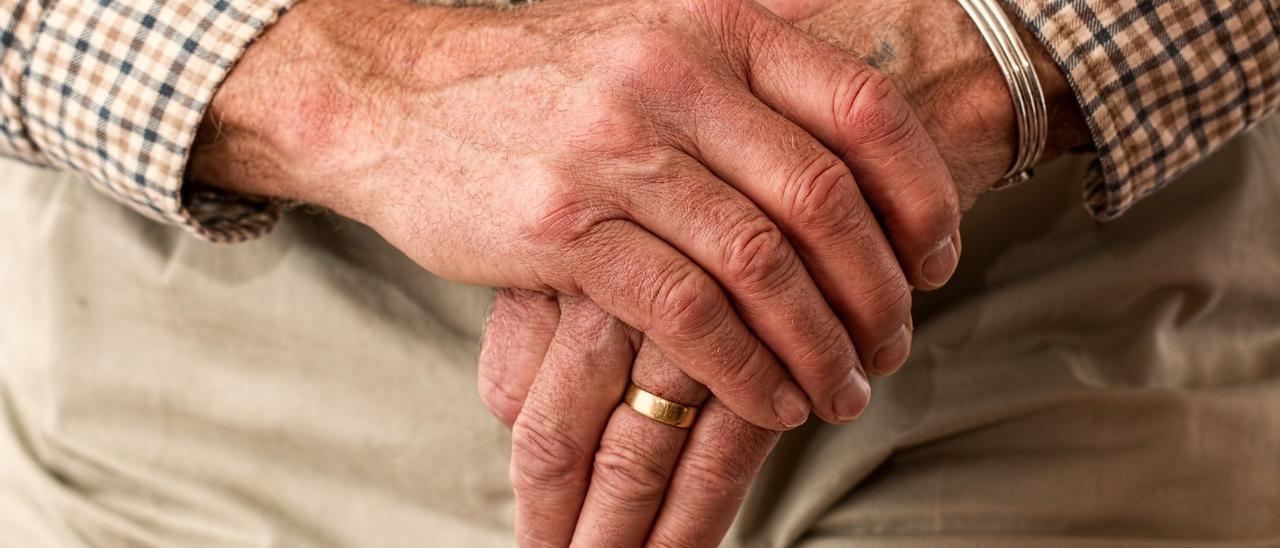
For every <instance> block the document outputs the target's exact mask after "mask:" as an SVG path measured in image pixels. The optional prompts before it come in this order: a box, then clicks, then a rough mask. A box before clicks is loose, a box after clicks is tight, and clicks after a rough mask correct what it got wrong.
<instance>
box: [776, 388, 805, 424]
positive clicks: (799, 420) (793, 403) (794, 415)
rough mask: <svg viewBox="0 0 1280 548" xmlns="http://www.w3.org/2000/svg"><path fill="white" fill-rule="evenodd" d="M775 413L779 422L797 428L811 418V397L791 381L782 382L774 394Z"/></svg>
mask: <svg viewBox="0 0 1280 548" xmlns="http://www.w3.org/2000/svg"><path fill="white" fill-rule="evenodd" d="M773 413H774V414H775V415H777V416H778V422H781V423H782V425H783V426H785V427H787V428H795V427H797V426H800V425H802V424H804V421H806V420H809V398H808V396H805V395H804V392H801V391H800V387H799V386H796V385H795V384H793V383H790V382H784V383H782V386H779V387H778V391H777V392H774V394H773Z"/></svg>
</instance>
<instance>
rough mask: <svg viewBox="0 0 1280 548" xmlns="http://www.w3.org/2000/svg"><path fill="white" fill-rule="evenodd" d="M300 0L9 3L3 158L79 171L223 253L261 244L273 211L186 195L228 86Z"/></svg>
mask: <svg viewBox="0 0 1280 548" xmlns="http://www.w3.org/2000/svg"><path fill="white" fill-rule="evenodd" d="M294 1H295V0H0V55H2V56H3V63H4V65H3V73H2V74H0V86H2V87H3V89H2V90H0V134H3V135H2V136H0V154H3V155H6V156H10V157H14V158H18V159H20V160H23V161H26V162H29V163H33V164H36V165H41V166H46V167H51V168H54V169H60V170H68V171H74V172H77V173H79V174H81V175H83V176H84V177H85V178H86V179H87V180H88V181H89V182H90V183H91V184H93V185H94V186H96V187H97V188H99V189H100V190H102V191H104V192H106V193H107V194H109V195H111V196H112V197H114V198H116V199H118V200H119V201H121V202H123V203H125V204H127V205H129V206H131V207H133V208H134V209H136V210H138V211H140V212H142V213H143V214H145V215H147V216H149V217H151V218H154V219H157V220H160V221H164V222H167V223H172V224H177V225H181V226H183V227H186V228H187V229H189V230H190V231H192V232H193V233H194V234H196V235H197V236H199V237H201V238H204V239H207V240H211V241H215V242H229V241H239V240H244V239H248V238H252V237H255V236H258V235H261V234H263V233H265V232H267V231H268V230H270V228H271V227H272V226H273V225H274V223H275V222H276V220H277V219H278V218H279V208H278V207H277V206H276V204H274V203H272V202H271V201H269V200H264V199H260V198H252V197H241V196H231V195H224V194H218V193H215V192H210V191H199V190H189V191H186V192H184V189H183V169H184V167H185V166H186V163H187V154H188V151H189V149H190V146H191V143H192V141H193V140H194V138H195V134H196V129H197V128H198V127H199V125H200V120H201V118H202V117H203V115H204V111H205V107H206V106H207V105H208V103H209V101H210V99H211V98H212V96H213V93H214V91H215V90H216V89H217V87H218V85H219V84H220V83H221V82H222V80H223V79H224V78H225V77H226V75H227V72H228V71H229V70H230V69H231V66H232V64H233V63H235V61H236V60H237V59H238V58H239V57H240V54H241V53H242V52H243V50H244V49H245V48H246V47H247V46H248V45H249V43H250V42H252V41H253V39H254V38H255V37H257V35H258V34H259V33H260V32H261V31H262V30H263V29H264V28H266V27H267V25H269V24H271V23H272V22H273V21H274V20H275V19H276V17H278V16H279V15H280V14H281V13H282V12H283V11H284V10H285V9H287V8H288V7H289V6H290V5H291V4H292V3H293V2H294Z"/></svg>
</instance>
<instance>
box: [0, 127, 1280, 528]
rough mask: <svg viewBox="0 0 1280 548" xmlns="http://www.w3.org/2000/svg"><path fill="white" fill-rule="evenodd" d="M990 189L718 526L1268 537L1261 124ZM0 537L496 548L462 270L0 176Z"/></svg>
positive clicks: (500, 451)
mask: <svg viewBox="0 0 1280 548" xmlns="http://www.w3.org/2000/svg"><path fill="white" fill-rule="evenodd" d="M1081 172H1082V165H1081V164H1080V163H1079V162H1078V161H1075V160H1069V161H1064V162H1059V163H1058V164H1056V165H1055V166H1053V167H1052V168H1051V169H1049V170H1047V171H1046V172H1045V173H1043V174H1042V176H1041V177H1039V178H1037V180H1036V181H1034V182H1032V183H1030V184H1028V185H1027V186H1024V187H1022V188H1019V189H1016V190H1012V191H1009V192H1006V193H1001V194H995V195H992V196H989V197H987V198H984V199H983V201H982V203H981V204H980V205H979V207H978V208H977V209H975V210H974V211H973V212H972V213H971V214H970V215H968V217H967V220H966V226H965V227H964V241H965V246H964V257H963V259H962V261H961V271H960V272H959V274H958V275H957V278H956V279H955V281H954V282H953V283H952V284H951V285H950V286H948V288H947V289H945V290H944V291H941V292H938V293H935V294H929V295H919V296H918V298H917V303H916V314H917V318H918V319H917V322H916V325H917V337H916V343H915V350H914V355H913V357H912V359H911V361H910V362H909V363H908V364H907V366H906V367H905V368H904V369H903V370H902V371H901V372H900V373H898V374H897V375H895V376H893V377H890V378H886V379H879V380H876V381H875V382H874V383H873V384H874V387H873V390H874V397H873V401H872V404H871V408H870V409H869V411H868V412H867V413H866V414H865V415H864V416H863V418H861V419H860V420H859V421H857V422H856V423H855V424H852V425H848V426H845V427H832V426H827V425H822V424H818V423H817V421H811V422H810V424H809V425H807V426H806V427H805V428H803V429H802V430H801V431H798V432H795V433H792V434H788V435H787V436H785V437H784V438H783V442H782V444H781V446H780V447H779V449H778V450H777V451H776V452H775V454H774V455H773V457H771V459H770V461H769V462H768V464H767V465H766V467H765V470H764V471H763V472H762V474H761V476H760V478H759V480H758V481H757V483H756V485H755V487H754V489H753V491H752V494H751V496H750V497H749V499H748V501H747V503H746V505H745V507H744V509H743V512H742V514H741V515H740V517H739V520H738V523H737V524H736V525H735V528H734V529H733V531H731V533H730V535H729V537H728V539H727V540H726V545H729V546H753V547H754V546H788V545H800V546H805V547H813V548H816V547H827V546H1280V327H1278V326H1280V173H1278V172H1280V120H1276V119H1273V120H1272V121H1270V122H1269V123H1267V124H1264V125H1263V126H1262V127H1260V128H1258V129H1257V130H1255V131H1253V132H1251V133H1249V134H1247V135H1245V136H1243V137H1241V138H1238V139H1236V140H1235V141H1234V142H1233V143H1232V144H1231V145H1230V146H1229V147H1228V148H1227V149H1226V150H1224V151H1223V152H1221V153H1220V154H1218V155H1216V156H1214V157H1213V158H1212V159H1211V160H1209V161H1208V162H1207V163H1205V164H1204V165H1202V166H1200V167H1199V168H1197V169H1196V170H1195V171H1194V172H1193V173H1191V174H1190V175H1188V176H1187V177H1185V178H1184V180H1181V181H1179V182H1177V183H1175V184H1174V185H1173V186H1172V187H1170V188H1169V189H1167V190H1165V191H1163V192H1161V193H1159V194H1158V195H1156V196H1154V197H1152V198H1151V199H1149V200H1148V201H1146V202H1145V203H1143V204H1141V205H1140V206H1139V207H1137V208H1136V209H1134V210H1133V211H1132V212H1131V213H1130V214H1128V215H1127V216H1125V217H1124V218H1123V219H1121V220H1119V221H1118V222H1115V223H1111V224H1107V225H1099V224H1097V223H1095V222H1094V221H1092V220H1091V219H1090V218H1088V216H1087V215H1086V214H1085V213H1084V211H1083V210H1082V208H1081V207H1080V205H1079V197H1078V181H1079V177H1080V175H1081ZM0 174H3V175H2V178H3V181H2V182H0V234H4V237H3V239H2V241H3V242H4V243H3V244H2V245H0V303H2V305H0V547H3V548H28V547H32V548H39V547H79V546H105V547H126V546H128V547H133V546H142V547H269V546H270V547H276V546H279V547H303V546H319V547H328V546H344V547H417V546H445V547H452V546H458V547H485V546H510V545H511V544H512V540H511V539H512V536H511V534H510V528H511V509H512V498H511V492H510V489H509V487H508V485H507V476H506V468H507V451H508V442H509V439H508V436H507V433H506V431H505V429H504V428H503V427H502V426H501V425H500V424H498V423H497V422H496V421H495V420H493V419H491V418H490V417H489V416H488V414H487V412H486V411H485V409H484V408H483V407H482V406H481V404H480V402H479V399H478V398H477V397H476V396H475V381H474V377H475V365H474V362H475V357H476V350H477V340H478V334H479V330H480V326H481V324H482V319H483V315H484V309H485V306H486V303H487V300H488V299H489V294H488V292H487V291H486V290H482V289H478V288H471V287H463V286H459V285H455V284H451V283H448V282H445V281H442V280H440V279H437V278H435V277H433V276H431V275H429V274H427V273H425V272H422V271H421V270H420V269H418V268H417V267H415V266H414V265H413V264H412V263H410V262H409V261H408V260H406V259H405V258H404V257H403V256H401V255H400V254H399V253H397V252H396V251H395V250H394V249H392V248H390V247H389V246H388V245H386V244H385V243H384V242H382V241H381V240H380V239H379V238H378V237H377V236H376V235H375V234H372V233H371V232H370V231H369V230H367V229H366V228H365V227H363V226H360V225H358V224H355V223H352V222H349V221H343V220H340V219H336V218H334V217H332V216H329V215H326V214H318V213H308V212H294V213H292V214H290V215H288V217H287V219H286V221H285V222H284V224H283V225H282V226H281V227H280V229H279V230H278V231H277V233H276V234H274V235H273V236H271V237H269V238H266V239H264V240H261V241H257V242H252V243H248V244H244V245H237V246H231V247H213V246H209V245H206V244H203V243H200V242H197V241H195V240H193V239H191V238H189V237H187V236H185V235H183V234H182V233H180V232H179V231H177V230H175V229H172V228H167V227H162V226H159V225H156V224H153V223H151V222H149V221H146V220H144V219H142V218H140V217H138V216H136V215H134V214H133V213H130V212H128V211H126V210H125V209H123V208H122V207H120V206H118V205H116V204H114V203H112V202H111V201H110V200H109V199H107V198H105V197H103V196H100V195H98V194H96V193H94V192H93V191H91V190H89V189H88V188H87V186H86V185H84V184H82V183H80V182H77V181H75V180H74V178H73V177H71V176H68V175H55V174H51V173H47V172H40V171H36V170H33V169H30V168H27V167H22V166H19V165H16V164H12V163H5V164H3V166H0Z"/></svg>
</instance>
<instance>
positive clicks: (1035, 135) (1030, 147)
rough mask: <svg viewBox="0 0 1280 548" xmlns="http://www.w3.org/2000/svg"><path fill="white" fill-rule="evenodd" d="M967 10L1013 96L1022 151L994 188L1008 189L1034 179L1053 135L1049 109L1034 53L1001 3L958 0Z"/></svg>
mask: <svg viewBox="0 0 1280 548" xmlns="http://www.w3.org/2000/svg"><path fill="white" fill-rule="evenodd" d="M957 1H958V2H959V3H960V6H961V7H963V8H964V11H965V13H968V14H969V18H970V19H972V20H973V23H974V25H976V26H977V27H978V32H980V33H981V34H982V38H983V39H984V40H986V42H987V46H989V47H990V48H991V53H992V54H993V55H994V56H995V58H996V63H997V64H998V65H999V66H1000V72H1001V73H1003V74H1004V78H1005V81H1006V82H1007V83H1008V84H1009V93H1010V94H1011V95H1012V96H1013V110H1014V117H1015V119H1016V122H1017V127H1018V151H1017V154H1016V155H1015V156H1014V160H1013V166H1012V167H1010V168H1009V171H1008V172H1007V173H1005V174H1004V177H1003V178H1002V180H1001V181H1000V182H998V183H996V185H995V186H993V187H992V188H993V189H995V190H999V189H1002V188H1008V187H1011V186H1014V185H1016V184H1018V183H1021V182H1024V181H1026V180H1027V179H1030V178H1031V167H1032V166H1034V165H1035V164H1036V163H1037V162H1039V161H1040V156H1041V155H1042V154H1044V147H1045V142H1046V141H1047V140H1048V136H1049V113H1048V112H1049V110H1048V107H1047V106H1046V105H1045V98H1044V88H1042V87H1041V85H1040V77H1039V76H1038V75H1037V74H1036V68H1035V65H1034V64H1032V62H1031V55H1030V54H1029V53H1027V48H1026V46H1025V45H1023V43H1022V40H1021V39H1020V38H1018V31H1017V28H1016V27H1014V26H1013V23H1012V22H1011V21H1009V17H1008V16H1006V15H1005V13H1004V11H1003V10H1001V9H1000V6H999V5H997V3H996V0H957Z"/></svg>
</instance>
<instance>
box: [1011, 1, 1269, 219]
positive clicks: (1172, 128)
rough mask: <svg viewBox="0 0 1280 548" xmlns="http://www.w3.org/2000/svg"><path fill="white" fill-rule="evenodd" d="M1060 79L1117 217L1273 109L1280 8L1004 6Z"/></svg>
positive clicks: (1090, 183)
mask: <svg viewBox="0 0 1280 548" xmlns="http://www.w3.org/2000/svg"><path fill="white" fill-rule="evenodd" d="M1005 1H1006V3H1007V5H1008V6H1009V7H1010V8H1011V9H1012V11H1013V12H1014V13H1016V14H1017V15H1018V16H1019V17H1020V18H1021V19H1022V21H1023V22H1024V23H1026V25H1027V26H1028V27H1029V28H1030V29H1031V31H1032V32H1033V33H1034V34H1035V35H1036V37H1037V38H1038V39H1039V40H1040V41H1041V42H1043V43H1044V44H1045V45H1046V47H1047V48H1048V49H1049V51H1050V52H1051V53H1052V54H1053V55H1054V57H1055V60H1056V61H1057V62H1058V65H1059V66H1060V67H1062V70H1063V72H1064V73H1065V74H1066V75H1067V78H1068V79H1069V80H1070V81H1071V85H1072V87H1073V88H1074V89H1075V92H1076V97H1077V98H1078V99H1079V100H1080V104H1081V106H1082V108H1083V111H1084V114H1085V118H1086V119H1087V120H1088V122H1089V126H1090V129H1091V133H1092V134H1093V141H1094V145H1095V146H1096V147H1097V150H1098V159H1099V163H1098V164H1097V166H1096V169H1095V170H1094V173H1093V174H1092V175H1091V176H1090V177H1089V179H1088V180H1087V181H1086V184H1085V192H1084V197H1085V204H1086V206H1087V207H1088V208H1089V211H1090V212H1091V213H1093V214H1094V216H1096V217H1098V218H1099V219H1103V220H1108V219H1114V218H1115V217H1118V216H1119V215H1120V214H1122V213H1124V212H1125V211H1126V210H1127V209H1129V207H1131V206H1132V205H1133V204H1134V203H1135V202H1137V201H1138V200H1141V199H1142V198H1144V197H1146V196H1148V195H1150V194H1151V193H1152V192H1155V191H1156V190H1159V189H1160V188H1161V187H1162V186H1164V185H1165V184H1166V183H1168V182H1169V181H1170V180H1172V179H1174V178H1176V177H1177V176H1178V175H1181V174H1182V173H1183V172H1185V171H1186V170H1187V169H1188V168H1190V167H1191V166H1192V165H1194V164H1195V163H1196V162H1198V161H1199V160H1201V159H1203V158H1204V157H1205V156H1207V155H1209V154H1211V153H1213V151H1215V150H1217V149H1218V148H1219V147H1221V146H1222V145H1223V144H1225V143H1226V142H1227V140H1229V139H1230V138H1231V137H1232V136H1234V135H1236V134H1239V133H1240V132H1242V131H1244V130H1246V129H1248V128H1249V127H1252V126H1253V125H1254V124H1256V123H1257V122H1258V121H1260V120H1262V119H1263V118H1265V117H1267V116H1268V115H1270V114H1271V113H1273V112H1275V111H1276V109H1277V107H1280V14H1278V8H1280V0H1005Z"/></svg>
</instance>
